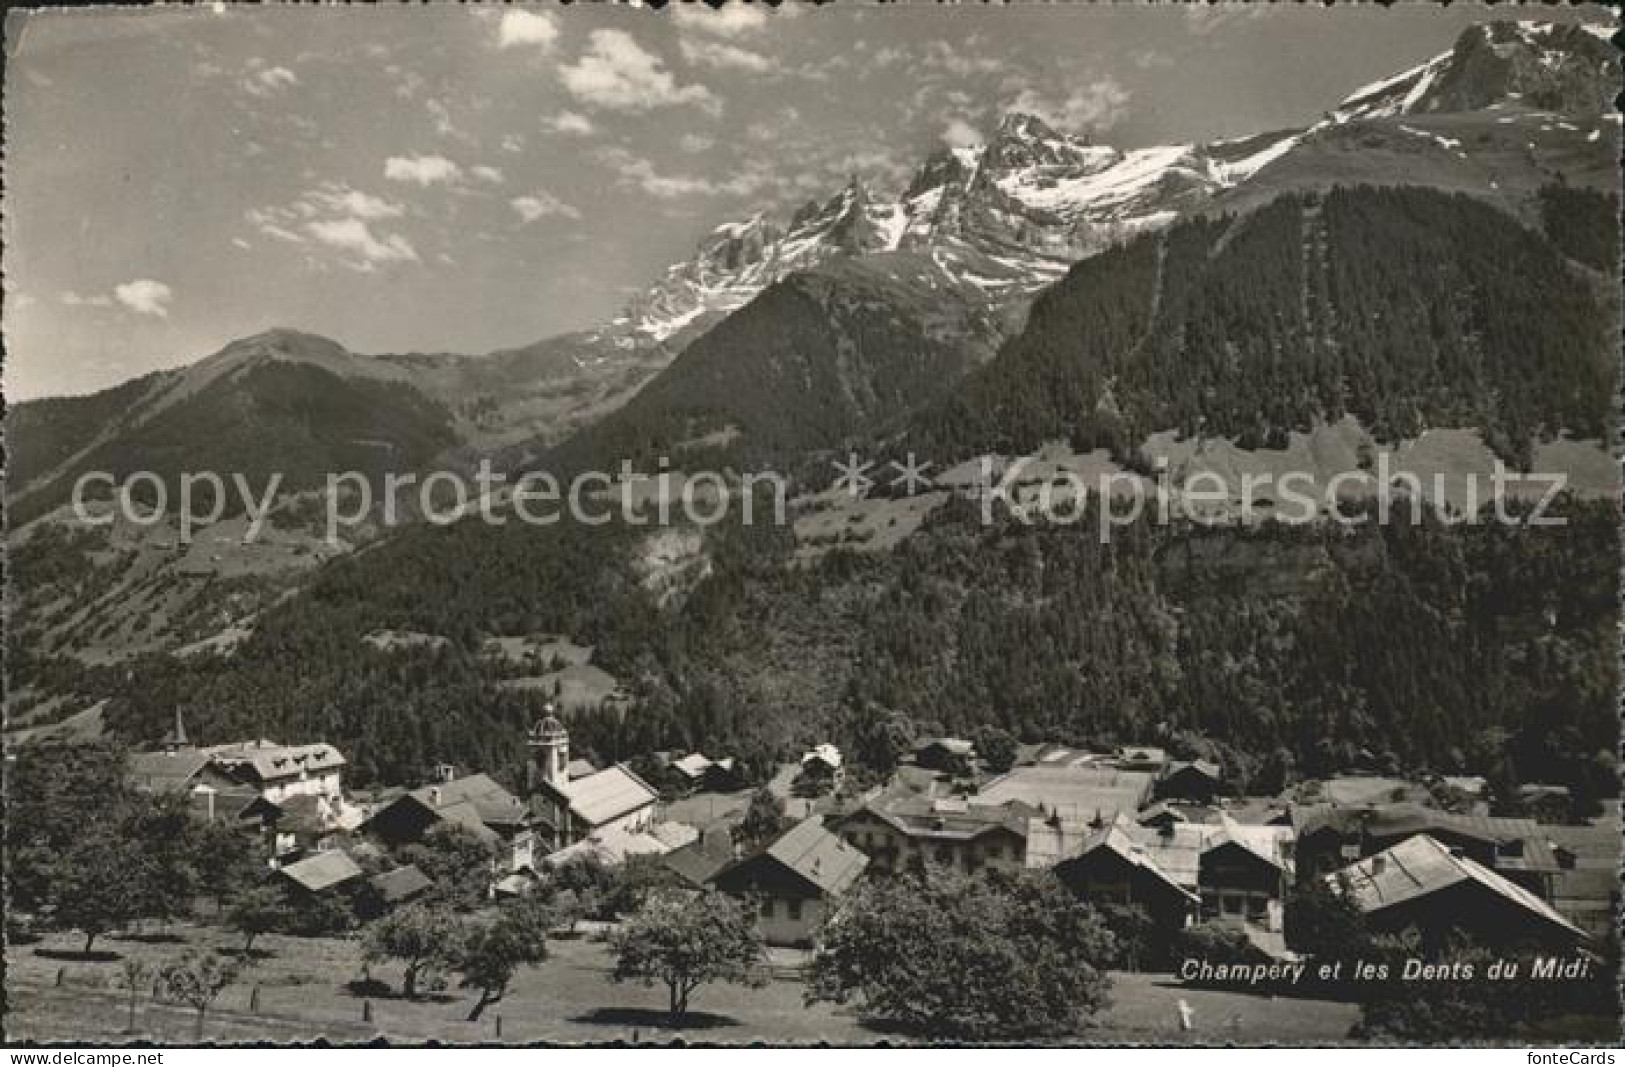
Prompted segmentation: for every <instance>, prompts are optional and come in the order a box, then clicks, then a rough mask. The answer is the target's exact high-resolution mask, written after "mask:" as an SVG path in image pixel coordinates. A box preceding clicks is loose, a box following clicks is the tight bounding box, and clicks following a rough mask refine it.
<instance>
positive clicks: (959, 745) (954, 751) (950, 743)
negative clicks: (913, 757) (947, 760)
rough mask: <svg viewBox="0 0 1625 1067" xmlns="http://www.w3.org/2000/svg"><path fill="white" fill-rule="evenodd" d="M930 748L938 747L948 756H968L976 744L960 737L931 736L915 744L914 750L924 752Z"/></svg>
mask: <svg viewBox="0 0 1625 1067" xmlns="http://www.w3.org/2000/svg"><path fill="white" fill-rule="evenodd" d="M932 748H940V749H942V750H943V751H944V752H946V753H948V754H949V755H950V756H969V755H971V754H972V753H973V752H975V751H976V746H975V745H974V744H972V743H971V742H969V741H967V740H965V739H964V738H962V737H933V738H931V739H929V740H927V741H924V742H921V743H920V744H918V745H915V746H914V751H916V752H924V751H926V750H927V749H932Z"/></svg>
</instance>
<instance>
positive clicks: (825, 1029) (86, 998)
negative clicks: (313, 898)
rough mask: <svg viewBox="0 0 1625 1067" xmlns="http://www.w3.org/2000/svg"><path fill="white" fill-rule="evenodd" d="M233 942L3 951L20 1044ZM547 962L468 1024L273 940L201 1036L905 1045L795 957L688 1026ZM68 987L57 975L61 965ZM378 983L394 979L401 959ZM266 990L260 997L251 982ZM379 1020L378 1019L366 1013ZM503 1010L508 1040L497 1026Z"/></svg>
mask: <svg viewBox="0 0 1625 1067" xmlns="http://www.w3.org/2000/svg"><path fill="white" fill-rule="evenodd" d="M237 943H238V942H237V939H236V938H235V937H230V936H228V935H226V934H224V933H221V932H219V931H214V930H210V929H206V928H195V927H176V928H175V929H174V931H173V932H172V933H171V934H169V935H167V936H164V935H160V936H157V937H152V938H143V939H120V938H109V939H107V940H105V941H104V942H99V943H98V946H97V952H96V956H95V958H93V959H83V958H80V957H79V956H78V955H77V953H76V951H75V950H76V949H77V947H78V939H77V938H76V937H71V936H68V937H64V936H57V935H53V936H49V937H47V938H45V939H44V940H42V941H39V942H35V943H33V944H21V945H12V946H10V947H9V948H8V950H7V958H6V964H7V967H6V972H7V973H6V995H7V1005H8V1008H7V1018H6V1035H7V1039H8V1040H9V1041H11V1042H13V1043H15V1042H25V1043H40V1042H52V1041H56V1042H85V1043H92V1042H94V1043H103V1044H106V1043H120V1042H127V1041H129V1040H132V1035H130V1034H128V1033H127V1032H126V1029H125V1028H126V1026H127V1023H128V994H127V993H125V992H124V991H123V990H122V989H121V988H120V987H119V980H120V979H119V976H120V966H121V965H120V959H121V957H123V956H126V955H137V956H141V957H143V958H146V959H148V960H149V961H151V962H152V963H154V964H155V965H156V964H159V963H161V962H162V961H164V960H166V959H172V958H174V957H176V956H178V955H180V954H181V953H182V952H184V951H185V950H186V949H187V948H188V947H189V946H191V945H211V946H216V947H226V948H229V949H234V948H235V947H236V945H237ZM550 947H551V950H552V956H551V958H550V959H548V960H547V962H545V963H543V964H542V965H541V966H540V967H537V968H534V969H531V970H528V971H524V972H522V973H521V974H520V975H519V977H518V978H517V979H516V981H515V983H514V986H513V988H512V989H511V990H510V991H509V993H508V996H507V997H506V998H505V999H504V1000H502V1001H501V1002H499V1003H497V1004H495V1005H493V1006H492V1007H491V1008H490V1009H488V1011H487V1012H486V1015H485V1017H484V1018H483V1019H481V1020H480V1021H479V1022H477V1023H469V1022H467V1021H466V1018H465V1017H466V1016H467V1014H468V1011H469V1008H470V1007H471V1006H472V1004H473V998H472V996H470V995H467V994H465V993H464V992H463V991H461V990H458V989H456V988H451V989H448V990H446V991H444V992H442V993H437V994H434V995H432V996H429V997H425V998H424V999H421V1000H419V1001H416V1002H408V1001H404V1000H401V999H398V998H396V997H394V996H393V995H374V996H372V997H370V998H369V997H366V996H363V995H361V994H360V993H358V992H357V991H355V990H354V989H352V983H353V982H355V981H356V980H357V979H358V978H360V977H361V976H362V974H363V967H362V962H361V954H360V948H359V945H358V944H357V943H356V942H355V941H351V940H343V939H332V938H310V939H304V938H283V937H274V936H271V937H264V938H261V939H260V941H259V942H256V944H255V951H256V954H257V955H258V954H260V953H261V950H262V949H263V953H264V954H263V956H262V957H261V958H260V959H258V961H257V962H256V963H255V965H254V967H253V969H252V971H251V972H250V973H249V974H248V975H247V976H246V977H245V978H244V979H243V980H242V981H241V982H240V983H239V984H238V985H236V986H233V987H232V988H230V989H228V990H226V991H225V993H223V994H222V995H221V997H220V999H219V1000H218V1001H217V1002H216V1005H215V1007H214V1008H213V1009H212V1010H211V1012H210V1014H209V1016H208V1018H207V1020H206V1026H205V1033H204V1040H205V1041H212V1042H241V1041H276V1042H288V1041H316V1040H327V1041H331V1042H334V1043H355V1042H361V1041H368V1040H371V1039H373V1038H375V1037H380V1036H381V1037H383V1038H384V1039H386V1040H389V1041H392V1042H396V1043H401V1044H421V1043H423V1042H426V1041H431V1040H433V1041H439V1042H445V1043H458V1044H474V1043H478V1044H485V1043H496V1042H502V1043H514V1044H520V1043H533V1042H552V1043H571V1044H574V1043H588V1042H614V1041H645V1042H649V1041H654V1042H666V1041H670V1040H673V1039H674V1038H677V1037H681V1038H682V1039H684V1040H686V1041H689V1042H715V1043H726V1044H743V1043H748V1042H752V1041H767V1042H772V1043H774V1044H815V1043H819V1042H827V1043H830V1044H840V1045H852V1044H862V1045H866V1044H873V1043H876V1042H880V1041H887V1042H891V1043H898V1042H906V1041H909V1040H910V1038H909V1037H908V1036H907V1035H899V1034H896V1033H893V1032H888V1031H886V1030H884V1029H881V1028H877V1027H874V1026H871V1025H867V1024H866V1023H865V1022H864V1021H863V1020H861V1019H859V1018H858V1017H857V1016H856V1015H855V1014H854V1013H853V1012H851V1011H850V1010H848V1009H838V1008H833V1007H831V1006H830V1005H827V1004H818V1005H813V1006H811V1007H808V1006H805V1005H804V1004H803V1003H802V986H801V983H800V981H799V980H798V979H797V978H796V977H795V963H796V960H795V958H794V957H793V956H780V957H775V961H774V962H775V968H774V971H775V975H776V977H775V979H774V981H772V982H771V983H770V984H769V985H768V986H767V987H766V988H763V989H740V988H737V987H722V986H714V987H706V988H703V989H701V990H700V991H699V993H698V994H696V996H695V998H694V1005H693V1006H694V1014H693V1015H692V1016H691V1019H690V1024H689V1026H688V1027H687V1028H685V1029H684V1030H682V1031H681V1032H678V1031H672V1030H668V1029H666V1028H665V1025H664V1023H665V1020H664V1015H663V1008H664V1003H665V1000H664V998H665V993H664V990H663V989H646V988H643V987H641V986H634V985H616V984H614V983H612V982H610V981H609V977H608V974H609V965H610V960H609V956H608V952H607V950H606V948H605V946H604V945H603V944H601V943H599V942H596V941H591V940H584V939H583V940H574V939H563V940H557V941H554V942H552V943H551V945H550ZM59 972H60V975H61V984H60V985H59V984H58V974H59ZM373 977H374V978H375V979H378V980H381V981H383V982H386V983H388V984H389V985H390V986H391V987H397V988H398V986H399V981H400V975H399V972H398V968H396V967H391V966H386V967H381V968H379V969H378V970H377V971H376V972H375V973H374V975H373ZM256 988H257V990H258V992H257V994H256V992H255V990H256ZM1181 1000H1184V1001H1185V1002H1186V1003H1187V1005H1188V1006H1189V1007H1190V1009H1191V1011H1192V1019H1193V1028H1192V1029H1191V1030H1189V1031H1182V1030H1181V1029H1180V1026H1179V1011H1178V1005H1179V1002H1180V1001H1181ZM1112 1001H1113V1003H1112V1006H1111V1007H1110V1008H1109V1009H1108V1010H1107V1011H1106V1012H1105V1013H1103V1014H1102V1015H1101V1016H1100V1018H1099V1019H1098V1020H1097V1021H1096V1025H1095V1026H1093V1027H1091V1028H1090V1029H1089V1030H1087V1031H1086V1032H1084V1033H1082V1034H1080V1035H1078V1038H1077V1040H1080V1041H1083V1042H1090V1043H1101V1044H1123V1043H1150V1044H1192V1043H1205V1044H1226V1043H1238V1044H1268V1043H1293V1044H1303V1043H1331V1042H1337V1041H1340V1040H1342V1039H1343V1038H1344V1037H1345V1035H1346V1034H1347V1033H1348V1029H1349V1027H1350V1026H1351V1025H1353V1023H1354V1020H1355V1015H1356V1011H1355V1009H1354V1008H1353V1007H1352V1006H1350V1005H1346V1004H1337V1003H1331V1002H1326V1001H1312V1000H1290V1001H1287V1000H1277V999H1275V998H1270V997H1254V996H1245V995H1241V994H1236V993H1228V992H1220V991H1213V990H1200V989H1189V988H1184V987H1181V986H1180V985H1179V984H1178V983H1177V982H1176V981H1174V980H1173V979H1172V978H1170V977H1168V976H1166V975H1141V974H1122V975H1117V976H1116V981H1115V987H1114V990H1113V995H1112ZM364 1014H370V1021H368V1020H367V1019H366V1018H364ZM499 1019H500V1020H501V1023H500V1025H501V1034H500V1036H499V1035H498V1033H497V1027H498V1020H499ZM194 1021H195V1017H194V1016H193V1014H192V1012H191V1011H190V1010H189V1009H178V1008H174V1007H169V1006H166V1005H160V1004H155V1003H153V1002H151V1001H150V1000H149V999H145V998H143V999H142V1001H141V1002H140V1005H139V1007H138V1010H137V1019H136V1028H135V1035H134V1039H136V1040H150V1041H153V1042H155V1043H158V1044H185V1043H190V1042H191V1041H192V1034H193V1032H194V1030H193V1027H194Z"/></svg>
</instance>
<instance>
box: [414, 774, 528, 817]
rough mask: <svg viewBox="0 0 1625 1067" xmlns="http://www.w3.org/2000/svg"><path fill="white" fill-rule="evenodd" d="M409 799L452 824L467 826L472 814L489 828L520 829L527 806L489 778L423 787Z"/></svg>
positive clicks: (479, 776) (477, 776)
mask: <svg viewBox="0 0 1625 1067" xmlns="http://www.w3.org/2000/svg"><path fill="white" fill-rule="evenodd" d="M410 796H411V797H412V799H413V800H416V801H417V802H418V803H419V804H422V805H423V806H424V807H426V808H428V809H429V810H430V811H433V812H434V813H435V814H437V815H439V816H440V817H441V818H442V819H447V820H449V821H453V822H465V823H466V822H467V821H468V816H467V812H468V811H470V810H471V811H472V812H473V813H474V816H475V819H476V821H478V822H480V823H483V824H484V825H486V826H519V825H522V824H523V823H524V822H525V818H526V808H525V805H524V803H523V802H522V801H521V800H520V799H519V798H518V797H516V796H514V795H513V794H512V793H510V792H508V791H507V790H506V789H504V788H503V787H502V786H501V785H499V784H498V783H497V782H496V780H495V779H493V778H492V777H491V776H490V775H488V774H471V775H468V776H467V777H466V778H456V779H453V780H452V781H449V782H436V783H433V784H431V785H425V786H420V787H419V788H417V789H414V790H412V792H411V794H410ZM451 809H456V810H455V811H452V810H451Z"/></svg>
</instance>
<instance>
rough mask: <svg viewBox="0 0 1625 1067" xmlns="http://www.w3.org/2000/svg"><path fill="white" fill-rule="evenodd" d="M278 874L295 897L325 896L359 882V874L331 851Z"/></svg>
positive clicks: (352, 862) (341, 855) (340, 853)
mask: <svg viewBox="0 0 1625 1067" xmlns="http://www.w3.org/2000/svg"><path fill="white" fill-rule="evenodd" d="M277 874H278V875H279V876H280V877H281V878H282V880H283V883H284V884H285V885H286V886H288V887H289V889H290V890H291V891H292V892H293V893H294V894H295V895H297V894H301V893H304V894H309V895H311V896H324V895H326V894H328V893H332V892H336V891H340V890H344V889H346V888H347V887H349V886H351V885H352V884H353V883H355V882H357V881H358V880H360V878H361V877H362V870H361V868H360V866H359V865H357V863H356V862H355V860H353V859H351V858H350V857H349V855H347V854H346V853H345V852H344V851H343V850H341V849H334V850H333V851H331V852H318V853H316V854H315V855H314V856H307V857H306V858H304V859H302V860H299V861H297V862H295V863H290V864H288V865H287V866H285V867H280V868H278V870H277Z"/></svg>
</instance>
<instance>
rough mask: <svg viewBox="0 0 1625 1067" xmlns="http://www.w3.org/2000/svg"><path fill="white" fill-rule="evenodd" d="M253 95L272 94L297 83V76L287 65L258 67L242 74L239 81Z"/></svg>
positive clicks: (245, 90)
mask: <svg viewBox="0 0 1625 1067" xmlns="http://www.w3.org/2000/svg"><path fill="white" fill-rule="evenodd" d="M239 84H241V85H242V87H243V91H244V92H247V93H249V94H251V95H253V96H259V97H266V96H274V95H276V94H277V93H280V92H281V91H282V90H284V89H291V88H293V87H294V86H295V85H298V84H299V76H298V75H297V74H295V73H294V72H293V71H291V70H289V69H288V68H287V67H259V68H257V69H254V70H251V71H249V72H248V73H247V74H245V75H243V79H242V81H241V82H240V83H239Z"/></svg>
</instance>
